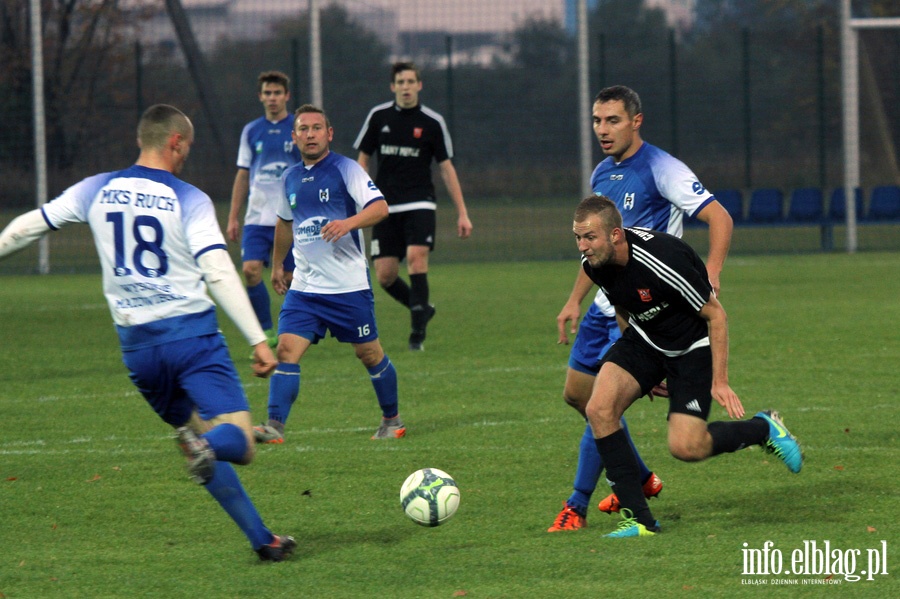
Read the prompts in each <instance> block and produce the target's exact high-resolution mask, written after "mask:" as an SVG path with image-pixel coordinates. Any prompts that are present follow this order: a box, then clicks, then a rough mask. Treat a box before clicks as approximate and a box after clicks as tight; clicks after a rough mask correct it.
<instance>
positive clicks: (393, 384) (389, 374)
mask: <svg viewBox="0 0 900 599" xmlns="http://www.w3.org/2000/svg"><path fill="white" fill-rule="evenodd" d="M366 370H368V371H369V377H370V378H371V379H372V386H373V387H375V397H377V398H378V405H379V406H381V413H382V415H383V416H384V417H385V418H393V417H394V416H396V415H397V414H398V408H397V403H398V400H397V370H396V369H395V368H394V364H393V362H391V360H390V358H388V357H387V356H385V357H384V359H383V360H381V362H379V363H378V364H377V365H375V366H373V367H372V368H367V369H366Z"/></svg>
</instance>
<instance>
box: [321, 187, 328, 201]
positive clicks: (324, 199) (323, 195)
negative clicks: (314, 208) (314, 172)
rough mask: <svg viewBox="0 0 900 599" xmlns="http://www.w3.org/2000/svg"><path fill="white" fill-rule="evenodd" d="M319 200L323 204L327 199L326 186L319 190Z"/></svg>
mask: <svg viewBox="0 0 900 599" xmlns="http://www.w3.org/2000/svg"><path fill="white" fill-rule="evenodd" d="M319 201H320V202H322V203H323V204H324V203H325V202H327V201H328V188H327V187H326V188H325V189H320V190H319Z"/></svg>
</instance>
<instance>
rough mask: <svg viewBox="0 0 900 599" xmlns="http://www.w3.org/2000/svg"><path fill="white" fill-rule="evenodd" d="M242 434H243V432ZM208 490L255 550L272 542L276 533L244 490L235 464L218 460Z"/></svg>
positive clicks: (207, 486) (207, 485)
mask: <svg viewBox="0 0 900 599" xmlns="http://www.w3.org/2000/svg"><path fill="white" fill-rule="evenodd" d="M241 434H242V435H243V433H241ZM206 490H207V491H209V494H210V495H212V496H213V497H214V498H215V499H216V501H218V502H219V505H221V506H222V508H223V509H224V510H225V511H226V512H228V515H229V516H231V519H232V520H234V523H235V524H237V525H238V527H240V529H241V530H242V531H243V532H244V534H245V535H247V538H248V539H249V540H250V544H251V545H252V546H253V549H254V550H256V549H259V548H260V547H262V546H263V545H268V544H269V543H271V542H272V540H273V538H274V535H272V532H271V531H270V530H269V529H268V528H266V526H265V524H263V521H262V518H261V517H260V516H259V512H257V511H256V506H254V505H253V502H252V501H250V497H249V496H248V495H247V492H246V491H244V487H243V485H241V481H240V480H239V479H238V476H237V472H235V471H234V466H232V465H231V464H229V463H228V462H219V461H217V462H216V471H215V473H214V474H213V477H212V480H211V481H209V483H207V484H206Z"/></svg>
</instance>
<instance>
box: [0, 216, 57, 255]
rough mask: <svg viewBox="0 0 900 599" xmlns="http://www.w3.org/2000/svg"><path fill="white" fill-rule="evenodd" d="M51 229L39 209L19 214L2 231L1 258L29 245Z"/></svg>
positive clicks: (0, 234) (0, 240) (0, 239)
mask: <svg viewBox="0 0 900 599" xmlns="http://www.w3.org/2000/svg"><path fill="white" fill-rule="evenodd" d="M49 230H50V225H48V224H47V221H45V220H44V216H43V214H41V211H40V210H39V209H35V210H32V211H30V212H26V213H25V214H22V215H20V216H17V217H16V218H14V219H13V221H12V222H11V223H9V224H8V225H7V226H6V228H5V229H3V232H2V233H0V258H4V257H6V256H9V255H10V254H14V253H16V252H18V251H19V250H22V249H24V248H26V247H28V246H29V245H31V244H32V243H34V242H35V241H37V240H38V239H40V238H41V236H42V235H44V233H46V232H47V231H49Z"/></svg>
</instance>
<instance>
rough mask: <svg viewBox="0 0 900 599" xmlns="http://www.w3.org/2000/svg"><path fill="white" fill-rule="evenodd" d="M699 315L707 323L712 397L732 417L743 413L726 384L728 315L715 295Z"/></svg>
mask: <svg viewBox="0 0 900 599" xmlns="http://www.w3.org/2000/svg"><path fill="white" fill-rule="evenodd" d="M700 316H701V317H702V318H703V319H704V320H705V321H706V322H707V324H708V325H709V349H710V352H711V353H712V371H713V374H712V389H711V393H712V397H713V399H715V400H716V401H717V402H718V403H719V405H721V406H722V407H723V408H725V409H726V410H727V411H728V415H729V416H730V417H732V418H741V417H743V415H744V406H743V405H742V404H741V400H740V398H739V397H738V396H737V394H736V393H735V392H734V390H732V388H731V386H730V385H729V384H728V316H727V315H726V314H725V308H723V307H722V304H720V303H719V300H718V299H716V296H715V295H710V296H709V301H708V302H706V304H705V305H704V306H703V308H701V309H700Z"/></svg>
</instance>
